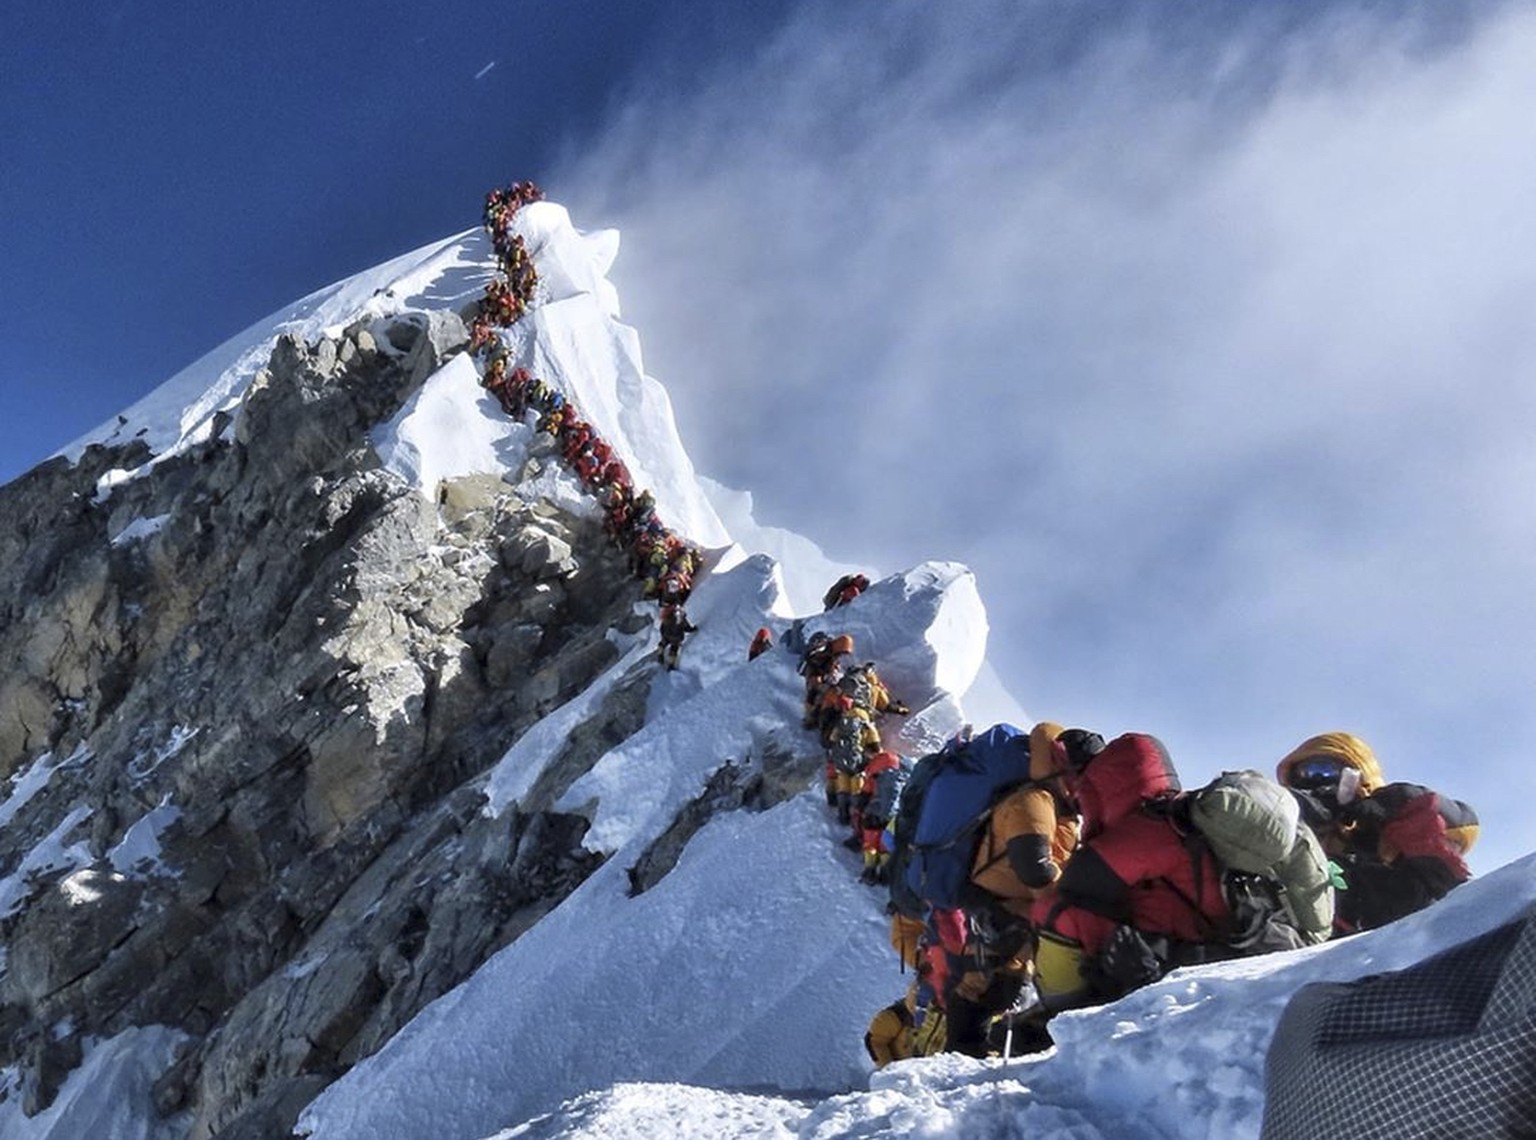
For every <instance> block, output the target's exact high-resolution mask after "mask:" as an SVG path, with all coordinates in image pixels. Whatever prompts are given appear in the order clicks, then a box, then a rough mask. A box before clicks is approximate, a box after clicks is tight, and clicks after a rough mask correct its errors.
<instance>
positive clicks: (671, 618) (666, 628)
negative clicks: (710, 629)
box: [656, 605, 699, 671]
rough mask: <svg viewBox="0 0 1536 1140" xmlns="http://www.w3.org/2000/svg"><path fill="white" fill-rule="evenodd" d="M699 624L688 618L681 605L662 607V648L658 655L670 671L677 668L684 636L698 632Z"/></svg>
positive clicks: (658, 658)
mask: <svg viewBox="0 0 1536 1140" xmlns="http://www.w3.org/2000/svg"><path fill="white" fill-rule="evenodd" d="M698 628H699V627H698V626H696V625H694V624H693V622H691V621H689V620H688V614H687V612H686V611H685V610H684V609H683V607H682V606H680V605H666V606H662V607H661V649H660V650H658V651H657V654H656V657H657V660H659V661H660V662H661V663H662V664H663V665H665V666H666V667H667V669H668V671H671V670H673V669H676V668H677V658H678V654H679V653H681V652H682V649H683V638H685V637H687V636H688V635H689V634H690V633H697V632H698Z"/></svg>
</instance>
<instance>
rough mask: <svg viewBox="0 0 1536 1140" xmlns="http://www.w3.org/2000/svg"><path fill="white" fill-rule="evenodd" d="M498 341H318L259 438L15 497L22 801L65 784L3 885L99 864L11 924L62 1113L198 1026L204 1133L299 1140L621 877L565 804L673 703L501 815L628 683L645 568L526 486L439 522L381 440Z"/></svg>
mask: <svg viewBox="0 0 1536 1140" xmlns="http://www.w3.org/2000/svg"><path fill="white" fill-rule="evenodd" d="M464 341H465V330H464V326H463V322H462V321H460V320H459V319H458V317H457V316H454V315H452V314H447V315H441V314H439V315H435V316H433V317H431V318H427V317H424V316H422V317H413V318H410V319H405V320H397V321H394V322H372V323H370V324H369V325H367V326H358V327H355V328H353V329H349V330H347V331H346V332H345V333H343V334H342V335H341V336H340V337H338V338H336V339H335V340H323V341H321V342H320V343H319V344H317V345H306V344H303V343H302V342H299V341H297V340H294V339H292V338H282V339H280V340H279V341H278V342H277V344H276V346H275V347H274V349H273V352H272V355H271V359H270V361H269V362H268V365H267V367H266V368H265V369H264V370H263V371H262V372H261V373H260V375H259V376H258V377H257V378H256V380H255V382H254V383H253V384H252V385H251V386H250V389H249V391H248V392H247V393H246V395H245V397H244V399H243V401H242V403H241V405H240V407H239V410H238V412H237V413H236V415H235V416H234V418H233V421H232V427H233V430H232V431H223V430H221V431H219V432H216V433H215V435H214V437H213V438H211V439H210V440H208V441H207V442H206V443H204V444H201V445H199V446H197V447H194V448H191V449H190V450H188V451H186V452H185V453H183V454H180V455H177V456H175V457H172V458H168V459H164V460H162V461H161V462H159V463H157V464H156V465H154V466H153V467H152V468H149V469H148V470H146V471H144V472H143V473H141V474H139V475H138V476H137V477H136V478H133V479H131V480H128V481H126V482H119V483H117V484H116V486H115V487H114V489H112V490H111V491H110V493H107V494H102V495H98V490H97V482H98V479H100V477H101V476H102V475H103V474H105V473H106V472H108V471H111V470H114V469H117V470H121V471H136V470H138V469H140V468H142V467H144V465H145V463H146V461H147V460H148V459H149V458H150V456H149V455H148V453H147V451H146V450H145V448H144V447H143V446H142V445H141V444H137V443H135V444H129V445H126V446H119V447H113V448H105V447H93V448H89V449H87V451H86V453H85V455H84V456H83V457H82V458H81V460H80V461H79V462H78V463H77V464H75V465H70V464H68V463H65V462H63V461H61V460H59V461H52V462H49V463H46V464H43V465H42V466H40V467H38V468H37V469H35V470H33V471H32V472H29V473H28V474H27V475H25V476H23V477H22V478H21V479H19V480H17V481H15V482H13V483H11V484H9V485H7V486H6V487H4V488H0V777H4V776H8V775H13V774H14V775H17V776H25V777H26V778H27V779H28V781H29V785H28V786H29V787H32V786H34V785H35V790H34V791H33V792H32V794H31V795H30V798H28V799H27V801H26V802H25V804H23V805H21V806H20V807H19V808H18V809H17V810H15V812H14V815H13V817H12V818H11V819H10V820H9V822H8V823H7V824H6V826H5V827H4V829H3V830H0V879H3V878H5V877H6V876H9V875H11V874H12V873H14V872H16V871H17V869H18V868H19V867H20V866H21V864H22V860H23V859H24V858H25V857H27V854H28V853H29V852H32V851H34V850H35V849H38V848H39V846H40V845H43V844H44V843H45V841H47V845H48V847H49V848H50V849H54V850H59V851H63V852H65V853H66V855H67V857H65V858H62V859H61V860H59V861H58V862H56V863H54V864H50V865H48V866H43V867H40V868H39V869H38V870H37V871H36V872H35V873H34V874H32V875H31V876H30V878H29V879H27V880H26V881H25V882H22V880H21V879H18V880H16V882H17V883H18V887H19V890H20V895H19V897H17V898H16V899H15V900H14V902H15V906H14V907H13V909H12V911H11V913H9V914H5V915H0V939H3V941H4V942H5V943H6V945H7V957H6V959H5V964H4V967H3V969H4V974H3V976H0V1065H18V1066H19V1067H20V1070H21V1075H22V1076H21V1086H20V1087H21V1092H22V1095H23V1096H24V1098H25V1104H26V1107H27V1108H28V1110H29V1111H36V1110H38V1109H40V1108H42V1107H43V1106H45V1105H46V1104H47V1103H48V1102H49V1101H50V1099H51V1098H52V1096H53V1093H54V1091H55V1090H56V1088H57V1086H58V1083H59V1081H60V1080H62V1079H63V1077H64V1076H65V1075H67V1073H68V1072H69V1070H70V1069H71V1068H72V1067H73V1066H74V1065H75V1064H77V1063H78V1061H79V1057H80V1046H81V1042H82V1041H83V1040H84V1039H86V1038H88V1037H95V1038H105V1037H109V1036H111V1035H113V1034H115V1033H119V1032H122V1031H123V1030H125V1029H128V1028H129V1027H132V1026H136V1025H164V1026H168V1027H172V1028H174V1029H176V1030H179V1031H180V1032H182V1033H184V1034H186V1035H187V1039H186V1040H187V1043H186V1045H185V1047H184V1049H183V1051H182V1053H181V1056H180V1059H179V1060H178V1061H177V1063H176V1064H175V1066H174V1067H173V1068H172V1069H171V1070H169V1071H168V1072H167V1073H166V1074H165V1075H164V1076H163V1077H162V1078H161V1080H160V1081H159V1082H158V1084H157V1086H156V1089H155V1097H156V1103H157V1104H158V1105H159V1106H160V1107H161V1109H162V1110H163V1111H165V1112H166V1113H168V1114H171V1113H175V1114H178V1116H177V1119H182V1118H184V1119H186V1120H187V1121H188V1125H187V1128H188V1133H187V1134H188V1135H190V1136H197V1137H201V1136H213V1135H215V1134H217V1135H218V1136H221V1137H228V1136H275V1135H282V1134H284V1133H285V1131H286V1128H287V1127H288V1125H289V1124H291V1122H292V1120H293V1118H294V1117H295V1115H296V1114H297V1112H298V1111H299V1109H300V1108H301V1107H302V1106H303V1104H305V1103H307V1101H308V1100H310V1099H311V1098H312V1097H313V1096H314V1095H315V1093H316V1092H317V1091H318V1090H319V1089H320V1088H322V1087H323V1086H324V1085H325V1084H327V1083H328V1082H330V1081H331V1080H334V1079H335V1078H336V1077H337V1076H338V1075H340V1074H341V1073H342V1072H344V1071H345V1070H346V1069H347V1068H348V1067H349V1066H350V1065H352V1064H354V1063H355V1062H356V1061H357V1060H358V1059H360V1058H361V1057H364V1056H366V1055H368V1054H369V1053H371V1052H372V1051H374V1050H376V1049H377V1048H379V1047H380V1046H381V1045H382V1044H383V1043H384V1042H385V1041H387V1040H388V1039H389V1037H390V1036H391V1035H392V1034H393V1033H394V1032H396V1031H397V1030H398V1029H399V1027H400V1026H401V1025H403V1024H404V1022H405V1021H406V1020H407V1019H409V1018H410V1017H411V1016H413V1015H414V1014H415V1013H416V1012H417V1011H419V1010H420V1009H421V1008H422V1007H423V1006H424V1005H425V1004H426V1003H427V1002H429V1001H431V1000H433V999H434V998H435V997H437V996H438V995H440V994H442V993H443V992H445V991H446V990H447V989H449V988H451V987H452V986H454V985H456V984H458V982H460V981H462V980H463V979H464V978H465V977H466V976H467V975H468V974H469V973H470V972H472V971H473V970H474V969H475V968H477V967H478V966H479V965H480V963H482V962H483V961H484V960H485V958H486V957H487V956H488V955H489V954H491V953H493V952H494V951H495V950H496V949H498V948H499V947H500V946H503V945H505V944H506V943H507V942H508V941H510V940H511V939H513V938H515V937H517V935H518V934H520V933H521V932H522V931H523V930H525V929H527V927H528V926H529V925H531V924H532V923H533V922H534V921H536V920H537V918H538V917H539V916H540V915H542V914H544V913H546V912H547V910H548V909H549V908H550V907H552V906H553V905H555V903H556V902H558V901H559V900H560V899H561V898H563V897H565V895H566V894H568V893H569V892H570V891H571V890H573V889H574V888H575V887H576V886H577V885H579V883H580V882H581V881H582V880H583V879H584V878H585V877H586V876H587V875H588V874H590V873H591V871H592V870H593V869H594V868H595V866H596V865H597V862H598V860H597V857H596V856H593V855H592V854H590V853H588V852H586V851H585V850H584V849H583V848H582V846H581V842H580V840H581V836H582V834H583V833H584V831H585V828H586V823H585V821H584V820H582V819H580V818H577V817H567V816H558V815H552V814H549V813H550V810H551V809H550V804H551V803H552V800H551V799H550V795H549V793H550V792H551V791H553V789H554V787H555V786H557V785H558V784H561V783H565V782H567V781H568V778H574V777H570V775H569V774H570V773H571V772H575V771H576V770H578V769H579V768H580V767H581V765H582V764H586V765H587V766H590V764H591V763H592V762H594V761H595V760H596V758H597V756H599V755H600V754H601V751H600V750H601V749H602V748H603V747H604V746H605V745H604V742H605V741H606V742H607V744H606V747H611V746H612V745H613V743H617V742H618V741H619V740H621V739H622V738H623V735H624V734H626V733H627V732H632V731H634V730H635V729H636V728H638V727H639V723H640V718H641V717H642V716H643V707H644V701H643V693H641V694H640V695H639V696H638V697H636V698H631V699H630V700H629V702H628V703H627V704H624V705H623V707H619V705H614V706H613V707H611V708H608V709H606V710H605V712H604V714H603V715H602V716H601V717H600V718H599V722H598V723H594V725H592V726H590V727H589V728H587V729H585V730H584V731H583V732H582V733H578V734H575V738H574V740H573V745H572V748H573V749H574V750H575V751H573V753H572V755H571V756H570V757H567V759H566V760H565V761H563V762H562V765H561V766H560V767H561V772H562V773H563V774H562V775H560V776H558V777H554V776H552V777H551V780H550V781H549V782H546V786H545V787H544V789H543V791H542V793H541V796H540V797H539V799H540V802H539V803H532V802H530V803H529V804H525V805H523V808H522V811H521V812H519V813H517V814H515V815H514V816H513V817H511V818H502V819H500V820H492V819H488V818H486V817H484V816H483V814H482V813H481V811H480V807H481V805H482V804H483V802H484V797H483V795H482V794H481V793H480V792H479V791H478V790H477V789H478V780H479V778H480V777H481V776H482V774H483V773H484V772H485V771H486V770H487V768H488V767H489V766H490V765H491V764H493V763H494V762H495V761H496V760H497V759H499V758H500V757H501V756H502V755H503V754H504V753H505V751H506V749H507V748H508V747H509V746H510V745H511V744H512V742H514V741H515V740H516V739H517V737H518V735H519V734H520V733H522V732H523V731H524V730H525V729H526V728H527V727H529V726H530V725H531V724H533V723H534V721H535V720H537V719H538V718H539V717H540V716H542V715H544V714H546V713H547V712H549V711H550V710H551V709H553V708H555V707H558V705H559V704H561V703H562V702H564V701H566V700H569V699H570V698H571V697H573V696H574V695H576V694H578V693H580V692H581V691H582V690H583V689H584V688H585V687H586V686H587V685H588V684H590V683H591V681H592V680H593V679H594V678H595V677H596V676H597V675H598V674H600V673H601V672H602V671H603V670H605V669H607V668H608V667H609V666H610V665H612V664H613V663H614V661H616V660H617V656H618V651H617V650H616V649H615V648H614V645H613V643H612V641H611V640H610V638H609V636H608V634H609V631H610V630H612V629H615V628H623V627H630V628H632V627H633V624H634V622H635V620H636V619H635V614H634V603H635V601H636V598H637V596H638V588H637V586H636V584H635V583H634V582H633V580H632V579H631V578H630V577H629V576H628V574H627V572H626V567H625V563H624V559H623V558H622V557H621V556H620V554H619V552H618V551H617V550H615V549H614V548H613V547H612V545H611V543H610V542H609V541H608V540H607V538H606V536H605V535H604V534H603V533H602V530H601V526H600V524H599V522H598V521H597V519H596V518H595V517H575V516H572V515H568V514H567V513H566V512H564V511H563V510H562V509H560V508H559V507H557V506H555V505H553V504H550V503H547V502H542V501H539V500H537V498H536V496H533V495H531V494H524V493H521V492H519V490H518V488H517V487H515V486H511V485H508V484H506V483H503V482H502V481H500V480H497V479H493V478H486V477H480V476H477V477H471V478H469V479H465V480H456V481H453V482H450V483H449V484H447V485H446V487H445V488H444V489H443V495H442V501H441V502H440V503H434V502H431V501H428V500H427V499H425V498H423V497H422V496H421V495H420V494H418V493H417V492H416V491H415V490H414V489H412V488H409V487H406V486H404V485H402V484H401V483H399V482H398V481H397V480H396V479H394V477H392V476H389V475H387V474H386V473H384V472H383V471H382V470H380V468H379V463H378V459H377V456H376V455H375V454H374V453H373V451H372V448H371V446H370V444H369V443H368V431H369V430H370V429H371V428H372V427H373V426H374V425H376V424H378V423H379V422H381V421H382V420H384V419H386V418H387V417H389V416H390V415H392V414H393V413H394V412H395V411H396V410H397V409H398V408H399V407H400V406H401V404H402V403H403V401H404V400H405V399H406V398H407V397H408V396H409V394H410V393H411V391H412V390H413V389H414V387H415V386H416V385H419V384H420V383H421V381H422V380H423V379H424V378H425V377H426V376H427V375H429V374H430V373H431V371H432V370H434V369H435V368H437V367H438V366H440V364H441V363H442V361H443V360H444V359H445V358H446V357H447V356H449V355H451V354H452V353H453V352H455V351H458V350H459V349H460V348H461V347H462V345H463V343H464ZM221 427H222V425H221ZM142 519H155V520H157V524H156V526H154V527H146V526H144V525H143V524H142V523H138V522H137V520H142ZM114 539H115V540H116V541H114ZM513 550H515V551H518V554H517V556H516V557H515V558H513V557H510V556H509V555H508V552H509V551H513ZM638 683H639V682H636V684H638ZM622 703H623V702H622V701H621V702H620V704H622ZM578 753H579V756H578ZM82 900H85V901H82Z"/></svg>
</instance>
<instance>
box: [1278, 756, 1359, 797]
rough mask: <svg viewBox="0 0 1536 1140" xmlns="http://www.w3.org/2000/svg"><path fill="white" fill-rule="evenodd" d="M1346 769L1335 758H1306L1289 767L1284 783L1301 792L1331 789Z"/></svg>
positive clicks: (1345, 765)
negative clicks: (1314, 789)
mask: <svg viewBox="0 0 1536 1140" xmlns="http://www.w3.org/2000/svg"><path fill="white" fill-rule="evenodd" d="M1347 767H1349V765H1347V764H1345V763H1344V761H1342V760H1340V759H1339V758H1338V757H1337V756H1308V757H1307V758H1306V759H1305V760H1298V761H1296V763H1294V764H1292V765H1291V770H1290V772H1289V773H1287V776H1286V783H1288V784H1289V785H1290V786H1291V787H1293V788H1301V789H1303V790H1310V789H1312V788H1326V787H1331V786H1333V785H1335V784H1337V783H1338V782H1339V780H1340V778H1341V777H1342V776H1343V775H1344V769H1345V768H1347Z"/></svg>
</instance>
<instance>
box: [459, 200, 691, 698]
mask: <svg viewBox="0 0 1536 1140" xmlns="http://www.w3.org/2000/svg"><path fill="white" fill-rule="evenodd" d="M543 196H544V195H543V192H542V191H540V189H539V188H538V187H537V186H535V185H534V184H533V183H532V182H514V183H513V184H512V185H511V186H508V187H506V188H504V189H501V188H498V189H494V190H492V191H491V192H490V193H489V194H487V195H486V199H485V211H484V223H485V229H486V231H487V233H489V235H490V238H491V246H492V249H494V251H495V253H496V263H497V268H498V271H499V273H498V276H496V277H495V278H493V279H492V280H491V282H490V283H489V284H488V285H487V286H486V287H485V295H484V297H482V298H481V300H480V304H479V308H478V311H477V312H476V314H475V316H474V318H473V320H472V321H471V323H470V351H471V352H472V353H473V354H474V355H475V356H476V357H477V359H478V360H479V361H480V364H481V379H480V383H481V386H482V387H484V388H485V390H486V391H488V392H489V393H490V394H491V395H492V396H494V397H495V399H496V402H497V403H498V404H499V405H500V407H501V410H502V411H503V412H505V413H506V414H507V415H508V416H510V417H511V418H512V419H514V420H517V421H518V422H519V423H522V422H525V421H526V420H527V418H528V415H529V413H530V412H532V413H536V414H537V419H536V421H535V424H534V430H535V431H537V432H542V433H544V434H546V435H548V436H549V437H551V439H552V440H553V441H554V442H555V445H556V446H557V448H558V452H559V455H560V458H561V461H562V462H563V463H564V465H565V466H566V468H567V469H568V470H569V471H571V473H572V474H573V475H575V477H576V479H577V481H578V482H579V483H580V484H581V486H582V487H583V488H584V489H585V490H586V491H587V492H588V493H589V494H591V495H592V496H593V497H595V498H596V499H597V500H598V502H599V503H600V504H601V505H602V508H603V525H604V528H605V530H606V531H607V533H608V535H609V536H610V537H611V538H612V539H613V541H614V542H615V543H616V544H617V545H618V546H619V547H620V548H621V549H622V550H623V551H624V552H625V554H626V555H627V556H628V558H629V564H630V570H631V572H632V573H633V574H634V576H635V577H636V578H637V579H638V580H639V581H640V582H641V584H642V585H641V593H642V595H643V596H644V597H645V598H647V599H650V600H654V601H655V602H657V604H658V605H659V607H660V615H659V619H660V620H659V627H660V634H661V647H660V649H659V650H658V654H657V656H658V659H659V660H660V661H661V663H662V664H663V666H665V667H666V668H668V669H674V668H676V667H677V663H678V660H679V655H680V653H681V650H682V645H683V641H684V639H685V638H686V637H687V636H688V634H690V633H693V632H695V631H696V630H697V628H698V627H697V626H695V625H694V624H693V622H692V621H691V620H690V619H689V618H688V615H687V612H686V610H685V609H684V603H686V602H687V600H688V596H689V594H690V593H691V592H692V590H693V583H694V579H695V577H696V576H697V575H698V573H699V571H700V570H701V569H702V567H703V564H704V552H703V551H702V550H700V549H699V548H698V547H697V546H695V545H693V544H692V543H690V542H688V541H687V539H685V538H684V537H683V536H682V535H680V534H678V533H677V532H676V531H674V530H672V529H671V528H670V527H668V526H666V525H665V524H664V523H663V522H662V521H661V518H660V517H659V516H658V515H657V513H656V497H655V495H653V494H652V493H651V491H650V490H649V489H642V490H640V491H638V492H637V491H636V490H635V487H634V482H633V479H632V478H631V475H630V472H629V468H628V467H627V466H626V465H625V463H624V461H623V460H622V459H621V458H620V457H619V456H618V455H617V454H616V453H615V451H614V449H613V446H612V445H611V444H609V443H608V441H607V440H605V439H603V438H602V436H601V435H600V434H599V433H598V431H597V428H596V427H595V426H594V425H593V424H592V423H591V422H590V421H588V420H587V418H586V417H585V416H583V415H582V414H581V411H580V409H579V408H577V406H576V405H575V403H574V402H572V401H571V400H570V399H568V398H567V397H566V396H565V395H564V394H563V393H562V392H560V391H558V390H557V389H556V388H555V387H554V386H553V385H551V384H550V383H548V382H547V381H545V380H543V379H541V378H538V377H535V376H533V375H532V374H531V373H529V371H528V369H527V368H524V367H522V366H520V365H516V366H515V365H513V363H512V353H511V350H510V348H509V347H508V346H507V343H506V341H505V339H504V338H503V336H502V333H501V330H502V329H505V328H509V327H511V326H512V325H513V324H515V323H516V322H517V321H519V320H520V319H522V317H523V316H524V315H525V314H526V313H527V312H528V311H529V309H530V307H531V306H532V305H533V302H534V299H535V295H536V292H537V289H538V283H539V275H538V271H537V270H536V269H535V267H534V263H533V258H532V257H531V256H530V254H529V252H528V249H527V247H526V244H525V243H524V240H523V236H522V235H521V234H519V233H516V232H514V230H513V228H512V224H513V221H514V219H515V218H516V216H517V212H518V211H519V210H520V209H521V208H522V207H523V206H525V205H527V204H529V203H531V202H537V201H539V200H541V199H542V198H543Z"/></svg>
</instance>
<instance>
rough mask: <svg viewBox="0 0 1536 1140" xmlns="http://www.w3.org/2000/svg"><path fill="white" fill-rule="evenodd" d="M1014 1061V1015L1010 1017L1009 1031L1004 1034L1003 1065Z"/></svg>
mask: <svg viewBox="0 0 1536 1140" xmlns="http://www.w3.org/2000/svg"><path fill="white" fill-rule="evenodd" d="M1012 1059H1013V1015H1012V1014H1009V1016H1008V1030H1007V1032H1006V1033H1004V1034H1003V1064H1005V1065H1006V1064H1007V1063H1008V1062H1009V1061H1011V1060H1012Z"/></svg>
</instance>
